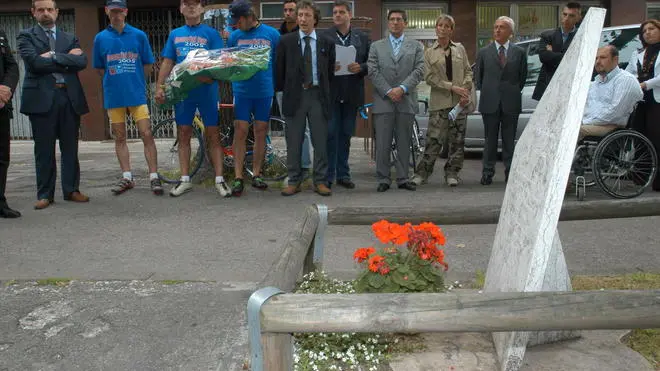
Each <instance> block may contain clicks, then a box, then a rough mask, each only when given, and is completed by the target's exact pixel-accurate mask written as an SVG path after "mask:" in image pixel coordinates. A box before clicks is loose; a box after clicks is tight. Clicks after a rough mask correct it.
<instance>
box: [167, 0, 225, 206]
mask: <svg viewBox="0 0 660 371" xmlns="http://www.w3.org/2000/svg"><path fill="white" fill-rule="evenodd" d="M180 10H181V14H183V16H184V18H185V19H186V24H185V25H184V26H182V27H179V28H176V29H174V30H172V32H171V33H170V36H169V38H168V39H167V43H166V44H165V47H164V48H163V52H162V57H163V62H162V63H161V65H160V73H159V74H158V89H157V90H156V100H157V101H159V102H163V101H164V99H165V92H164V85H163V84H164V82H165V79H167V76H168V75H169V74H170V72H171V71H172V68H173V67H174V65H175V63H181V61H183V60H184V59H185V58H186V56H187V55H188V52H190V51H191V50H195V49H207V50H213V49H220V48H222V47H223V42H222V38H221V37H220V33H218V31H216V30H215V29H213V28H211V27H209V26H208V25H205V24H201V15H202V13H203V12H204V9H203V8H202V4H201V0H181V8H180ZM202 82H204V83H205V85H203V86H200V87H198V88H197V89H195V90H193V91H191V92H190V93H189V94H188V98H186V99H185V100H184V101H183V102H181V103H178V104H176V106H175V107H174V110H175V112H174V114H175V119H176V125H177V133H178V138H179V166H180V167H181V182H180V183H179V184H177V185H176V186H175V187H174V188H172V189H171V190H170V196H173V197H177V196H181V195H182V194H184V193H186V192H188V191H191V190H192V183H191V182H190V176H189V174H190V173H189V171H190V139H191V137H192V133H193V128H192V122H193V119H194V117H195V111H196V110H199V113H200V115H201V116H202V121H203V122H204V127H205V130H204V131H205V132H206V140H207V141H208V143H209V144H210V147H211V149H210V154H211V162H212V163H213V167H214V169H215V175H216V176H215V188H216V189H217V190H218V193H220V195H221V196H222V197H229V196H231V191H230V190H229V187H228V186H227V184H226V183H225V180H224V178H223V152H222V147H221V144H220V135H219V133H218V100H219V92H218V83H217V82H216V81H213V80H211V79H204V80H202Z"/></svg>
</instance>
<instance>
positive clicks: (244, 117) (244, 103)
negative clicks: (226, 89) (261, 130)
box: [234, 97, 273, 122]
mask: <svg viewBox="0 0 660 371" xmlns="http://www.w3.org/2000/svg"><path fill="white" fill-rule="evenodd" d="M272 104H273V97H268V98H242V97H234V119H235V120H238V121H247V122H251V121H252V119H251V117H250V114H254V119H255V120H256V121H263V122H268V121H269V120H270V106H271V105H272Z"/></svg>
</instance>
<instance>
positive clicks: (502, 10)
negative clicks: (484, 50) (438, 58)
mask: <svg viewBox="0 0 660 371" xmlns="http://www.w3.org/2000/svg"><path fill="white" fill-rule="evenodd" d="M580 3H581V4H582V16H584V15H586V14H587V11H588V10H589V8H590V7H592V6H601V3H600V1H581V2H580ZM564 4H565V2H564V1H546V2H544V3H525V2H522V3H517V4H510V3H508V4H505V3H496V4H493V3H479V4H478V5H477V46H478V47H479V48H481V47H484V46H486V45H487V44H488V43H490V41H491V40H492V36H493V24H494V23H495V20H496V19H497V18H498V17H500V16H508V17H511V18H512V19H513V21H514V22H515V23H516V32H515V35H514V37H515V38H514V41H524V40H529V39H533V38H536V37H538V36H539V35H540V34H541V32H543V31H545V30H549V29H553V28H556V27H558V26H559V20H560V14H561V11H562V9H563V7H564ZM658 10H659V11H660V8H659V9H658Z"/></svg>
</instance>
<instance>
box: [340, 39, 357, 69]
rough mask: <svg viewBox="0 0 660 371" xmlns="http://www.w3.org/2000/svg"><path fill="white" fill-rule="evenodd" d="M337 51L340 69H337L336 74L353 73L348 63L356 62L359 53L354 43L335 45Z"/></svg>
mask: <svg viewBox="0 0 660 371" xmlns="http://www.w3.org/2000/svg"><path fill="white" fill-rule="evenodd" d="M335 53H336V58H337V63H339V71H335V76H342V75H352V73H351V72H350V71H349V70H348V65H349V64H351V63H353V62H355V55H356V53H357V50H355V47H354V46H353V45H351V46H343V45H337V46H336V47H335Z"/></svg>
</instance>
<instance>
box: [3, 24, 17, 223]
mask: <svg viewBox="0 0 660 371" xmlns="http://www.w3.org/2000/svg"><path fill="white" fill-rule="evenodd" d="M16 84H18V64H17V63H16V60H15V59H14V56H13V54H12V52H11V49H10V47H9V40H7V35H6V34H5V32H4V31H0V218H18V217H20V216H21V213H19V212H18V211H16V210H13V209H11V208H10V207H9V205H7V199H6V198H5V187H6V186H7V169H8V168H9V135H10V132H9V123H10V122H9V121H10V119H11V116H12V105H11V98H12V97H13V95H14V90H16Z"/></svg>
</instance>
